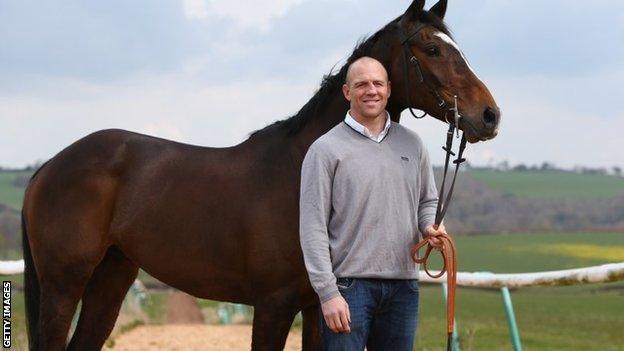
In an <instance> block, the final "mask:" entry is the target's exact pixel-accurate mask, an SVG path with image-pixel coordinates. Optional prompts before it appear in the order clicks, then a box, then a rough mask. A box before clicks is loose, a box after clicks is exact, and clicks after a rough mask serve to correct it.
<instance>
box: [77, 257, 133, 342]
mask: <svg viewBox="0 0 624 351" xmlns="http://www.w3.org/2000/svg"><path fill="white" fill-rule="evenodd" d="M137 273H138V267H137V266H136V265H135V264H134V263H132V261H130V260H129V259H128V258H126V257H125V256H124V255H123V253H121V251H119V249H117V248H116V247H111V248H109V249H108V251H107V252H106V256H105V257H104V259H103V260H102V262H101V263H100V264H99V265H98V266H97V267H96V269H95V271H94V273H93V276H91V279H89V283H88V285H87V288H86V290H85V292H84V295H83V297H82V310H81V311H80V319H79V320H78V325H77V327H76V331H75V332H74V336H73V337H72V340H71V342H70V344H69V348H68V350H100V349H101V348H102V346H103V345H104V343H105V342H106V339H107V338H108V336H109V335H110V333H111V331H112V330H113V327H114V326H115V321H116V320H117V316H118V314H119V309H120V307H121V304H122V302H123V300H124V297H125V296H126V292H127V291H128V288H129V287H130V285H131V284H132V282H133V281H134V279H135V278H136V276H137Z"/></svg>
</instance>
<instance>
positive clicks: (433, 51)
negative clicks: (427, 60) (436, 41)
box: [425, 46, 440, 57]
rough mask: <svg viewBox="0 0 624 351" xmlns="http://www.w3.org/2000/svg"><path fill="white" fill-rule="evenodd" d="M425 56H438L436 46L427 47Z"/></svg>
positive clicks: (438, 51) (438, 52)
mask: <svg viewBox="0 0 624 351" xmlns="http://www.w3.org/2000/svg"><path fill="white" fill-rule="evenodd" d="M425 53H426V54H427V56H431V57H435V56H440V48H438V47H437V46H429V47H427V48H426V49H425Z"/></svg>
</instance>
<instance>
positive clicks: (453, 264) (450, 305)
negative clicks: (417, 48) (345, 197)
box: [397, 22, 476, 351]
mask: <svg viewBox="0 0 624 351" xmlns="http://www.w3.org/2000/svg"><path fill="white" fill-rule="evenodd" d="M397 26H398V32H399V38H400V40H401V45H402V47H403V53H404V61H403V62H404V72H403V73H404V76H405V85H406V88H405V93H406V101H407V104H408V107H409V111H410V113H411V114H412V116H414V117H415V118H417V119H420V118H423V117H425V116H426V115H427V112H425V113H424V114H423V115H422V116H417V115H416V114H415V113H414V111H412V107H411V106H412V103H411V95H410V90H409V86H410V81H409V63H411V64H412V66H414V67H415V69H416V73H417V74H418V83H419V84H422V85H424V86H425V87H426V88H427V90H428V91H429V93H430V94H432V95H433V97H434V98H436V99H437V100H438V107H440V108H441V109H443V110H444V119H445V120H446V122H447V123H448V124H449V128H448V131H447V133H446V145H445V146H444V147H442V149H443V150H444V151H445V152H446V157H445V161H444V176H443V177H442V185H441V187H440V194H439V200H438V206H437V208H436V216H435V222H434V223H435V225H436V226H439V225H440V224H441V223H442V219H444V215H445V214H446V210H447V209H448V205H449V203H450V201H451V198H452V195H453V190H454V189H455V180H456V179H457V173H458V171H459V166H460V165H461V164H462V163H463V162H465V161H466V159H465V158H463V153H464V150H465V149H466V136H465V134H464V133H462V139H461V142H460V144H459V152H458V153H457V157H456V159H455V160H454V161H453V163H454V164H455V172H454V174H453V180H452V182H451V186H450V188H449V191H448V193H447V194H446V196H444V188H445V185H446V176H447V174H448V168H449V163H450V159H451V156H455V153H454V152H453V151H452V147H453V134H455V130H456V128H457V131H458V132H459V121H460V118H461V116H460V115H459V111H458V108H457V97H455V106H453V107H449V106H448V104H447V103H446V101H445V100H444V99H442V97H441V96H440V94H439V93H438V92H437V90H436V89H434V88H432V87H431V86H430V85H429V84H427V82H425V77H424V75H423V72H422V69H421V67H420V63H419V62H418V59H417V58H416V56H414V55H413V53H412V51H411V48H410V46H409V40H410V39H411V38H412V37H414V36H415V35H416V34H417V33H418V32H419V31H420V30H421V29H423V28H424V27H425V26H426V25H425V24H423V23H418V24H417V26H416V29H415V30H414V32H412V33H411V34H410V35H407V36H406V35H405V34H404V33H403V29H402V28H401V25H400V22H399V23H398V24H397ZM410 55H411V57H410ZM449 111H452V112H453V115H454V117H455V118H454V120H453V122H451V121H449V120H448V118H447V114H448V112H449ZM464 122H466V124H465V125H468V126H470V127H471V128H472V129H473V130H475V128H474V126H473V125H472V123H470V122H469V121H468V120H467V119H464ZM475 131H476V130H475ZM425 246H426V247H427V248H426V251H425V255H424V256H422V257H421V256H419V255H418V251H419V250H420V249H421V248H423V247H425ZM432 251H439V252H440V254H441V255H442V259H443V262H444V265H443V267H442V269H441V270H440V272H439V273H438V274H432V273H431V272H429V269H428V268H427V260H428V259H429V255H430V254H431V252H432ZM410 255H411V257H412V259H413V260H414V261H415V262H416V263H419V264H422V265H423V268H424V270H425V273H427V275H429V276H430V277H432V278H439V277H441V276H442V275H444V273H446V274H447V277H446V278H447V284H448V302H447V305H446V318H447V328H446V330H447V333H448V334H447V344H446V348H447V351H451V349H452V337H453V330H454V322H455V292H456V290H457V256H456V253H455V243H454V242H453V239H452V238H451V237H450V236H449V235H446V234H435V235H430V236H427V237H425V238H423V240H421V241H420V242H418V243H417V244H416V245H414V246H413V247H412V249H411V252H410Z"/></svg>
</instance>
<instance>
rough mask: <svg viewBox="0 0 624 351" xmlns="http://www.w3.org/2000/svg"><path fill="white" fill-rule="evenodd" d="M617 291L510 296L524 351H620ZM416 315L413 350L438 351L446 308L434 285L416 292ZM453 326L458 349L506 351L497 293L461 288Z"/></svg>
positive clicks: (622, 321) (622, 320)
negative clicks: (458, 341) (417, 312)
mask: <svg viewBox="0 0 624 351" xmlns="http://www.w3.org/2000/svg"><path fill="white" fill-rule="evenodd" d="M611 285H612V286H619V287H620V291H619V292H618V291H612V292H606V291H601V292H594V290H593V288H592V287H591V286H586V287H584V288H583V289H582V290H580V291H579V290H578V289H574V290H573V291H572V290H570V289H568V288H565V287H564V288H527V289H521V290H516V291H513V292H512V293H511V295H512V300H513V305H514V310H515V315H516V320H517V323H518V328H519V333H520V339H521V342H522V346H523V348H524V350H544V351H546V350H549V351H550V350H569V351H572V350H578V351H581V350H583V351H584V350H604V351H607V350H614V351H615V350H622V347H623V345H624V335H623V334H622V329H621V328H622V325H624V316H622V306H624V305H623V304H622V292H621V291H622V289H624V285H622V284H619V285H618V284H615V285H614V284H611ZM420 304H421V313H420V319H419V327H418V332H417V333H418V334H417V342H416V347H415V348H414V349H415V350H418V351H424V350H443V349H444V344H445V340H446V310H445V309H444V308H445V307H444V304H443V298H442V291H441V288H440V287H439V286H424V287H423V288H422V289H421V298H420ZM456 309H457V317H456V320H457V326H458V331H459V335H460V343H461V346H462V347H461V349H462V350H463V351H470V350H492V351H498V350H511V349H512V346H511V341H510V337H509V330H508V327H507V322H506V319H505V313H504V309H503V303H502V299H501V295H500V293H499V292H498V291H496V290H493V291H486V290H475V289H467V288H460V289H459V290H458V292H457V303H456Z"/></svg>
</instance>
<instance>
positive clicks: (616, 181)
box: [466, 170, 624, 199]
mask: <svg viewBox="0 0 624 351" xmlns="http://www.w3.org/2000/svg"><path fill="white" fill-rule="evenodd" d="M466 174H468V175H470V176H471V177H472V178H474V179H476V180H478V181H481V182H483V183H485V184H486V185H488V186H489V187H491V188H492V189H494V190H498V191H502V192H504V193H509V194H513V195H516V196H519V197H526V198H535V199H600V198H610V197H614V196H617V195H622V194H624V178H618V177H614V176H607V175H589V174H576V173H572V172H561V171H524V172H497V171H481V170H478V171H470V172H467V173H466Z"/></svg>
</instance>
